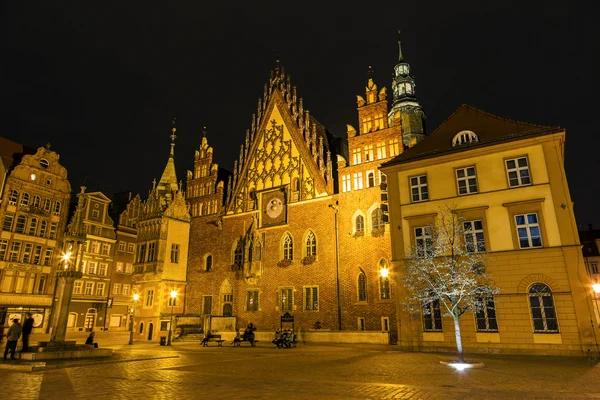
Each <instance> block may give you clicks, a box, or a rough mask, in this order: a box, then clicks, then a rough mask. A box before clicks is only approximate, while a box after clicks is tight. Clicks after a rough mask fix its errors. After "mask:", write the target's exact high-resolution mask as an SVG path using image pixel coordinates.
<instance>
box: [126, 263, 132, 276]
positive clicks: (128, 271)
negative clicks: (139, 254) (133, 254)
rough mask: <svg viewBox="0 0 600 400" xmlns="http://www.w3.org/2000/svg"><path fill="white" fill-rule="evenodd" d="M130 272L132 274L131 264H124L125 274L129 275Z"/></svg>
mask: <svg viewBox="0 0 600 400" xmlns="http://www.w3.org/2000/svg"><path fill="white" fill-rule="evenodd" d="M131 272H133V264H132V263H125V273H126V274H130V273H131Z"/></svg>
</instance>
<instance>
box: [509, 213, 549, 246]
mask: <svg viewBox="0 0 600 400" xmlns="http://www.w3.org/2000/svg"><path fill="white" fill-rule="evenodd" d="M515 223H516V225H517V235H518V237H519V247H521V248H522V249H528V248H532V247H542V234H541V231H540V224H539V222H538V215H537V213H529V214H518V215H515Z"/></svg>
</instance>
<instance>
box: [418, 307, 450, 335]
mask: <svg viewBox="0 0 600 400" xmlns="http://www.w3.org/2000/svg"><path fill="white" fill-rule="evenodd" d="M436 306H437V307H436ZM426 307H427V308H428V313H425V308H426ZM436 311H439V317H438V316H437V315H436ZM421 317H422V319H423V324H422V326H423V332H443V331H444V323H443V321H442V320H443V318H442V309H441V305H440V300H439V299H436V300H433V301H431V302H429V303H422V305H421ZM428 321H431V327H430V328H428V327H427V325H426V324H427V323H428ZM438 323H439V327H438V326H437V324H438Z"/></svg>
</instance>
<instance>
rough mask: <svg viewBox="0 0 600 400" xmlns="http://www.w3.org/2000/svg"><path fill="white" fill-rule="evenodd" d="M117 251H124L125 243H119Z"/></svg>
mask: <svg viewBox="0 0 600 400" xmlns="http://www.w3.org/2000/svg"><path fill="white" fill-rule="evenodd" d="M118 249H119V251H125V242H123V241H120V242H119V247H118Z"/></svg>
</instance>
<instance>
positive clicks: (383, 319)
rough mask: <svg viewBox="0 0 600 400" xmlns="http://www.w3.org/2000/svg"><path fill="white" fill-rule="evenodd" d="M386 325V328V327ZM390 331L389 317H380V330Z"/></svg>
mask: <svg viewBox="0 0 600 400" xmlns="http://www.w3.org/2000/svg"><path fill="white" fill-rule="evenodd" d="M386 327H387V329H386ZM389 331H390V317H381V332H389Z"/></svg>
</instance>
